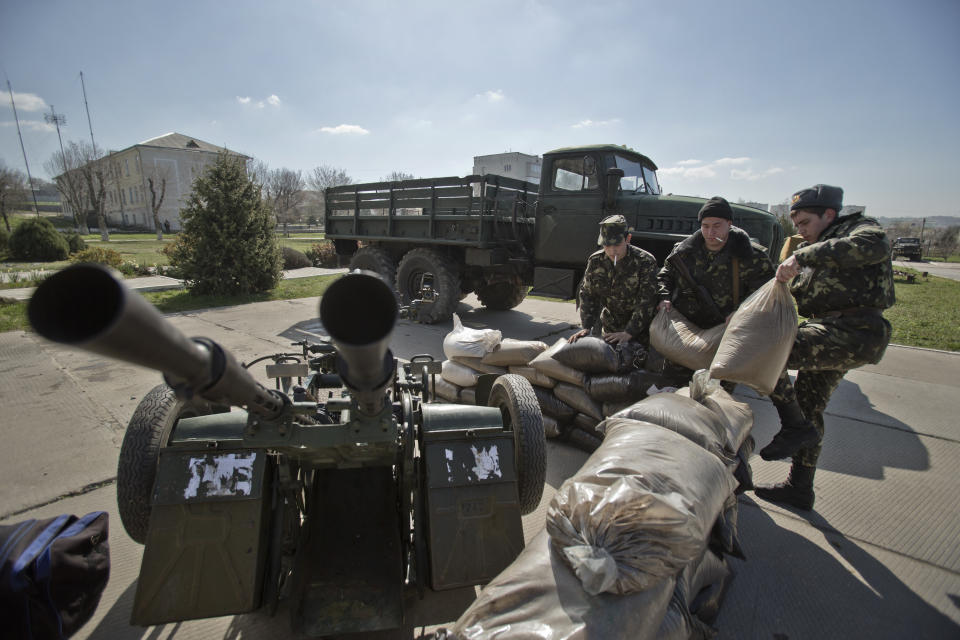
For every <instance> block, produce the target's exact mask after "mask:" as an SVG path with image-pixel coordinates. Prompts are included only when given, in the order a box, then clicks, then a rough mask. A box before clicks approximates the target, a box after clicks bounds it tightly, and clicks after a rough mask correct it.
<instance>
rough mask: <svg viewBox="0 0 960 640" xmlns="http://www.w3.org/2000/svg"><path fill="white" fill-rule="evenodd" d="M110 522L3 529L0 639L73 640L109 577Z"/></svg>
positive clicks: (100, 518)
mask: <svg viewBox="0 0 960 640" xmlns="http://www.w3.org/2000/svg"><path fill="white" fill-rule="evenodd" d="M108 518H109V516H108V515H107V513H106V512H105V511H94V512H91V513H88V514H87V515H85V516H83V517H82V518H77V517H76V516H73V515H67V514H64V515H61V516H57V517H55V518H47V519H44V520H25V521H23V522H18V523H16V524H12V525H2V526H0V620H2V621H3V624H2V626H0V638H3V639H4V640H6V639H7V638H10V639H13V638H17V639H34V640H38V639H47V638H69V637H70V636H71V635H73V634H74V633H75V632H76V631H77V630H78V629H80V627H82V626H83V625H84V623H86V622H87V620H89V619H90V616H92V615H93V612H94V610H96V608H97V604H98V603H99V602H100V596H101V594H102V593H103V590H104V588H105V587H106V586H107V580H108V578H109V576H110V547H109V544H108V542H107V537H108V534H109V526H108V524H109V523H108Z"/></svg>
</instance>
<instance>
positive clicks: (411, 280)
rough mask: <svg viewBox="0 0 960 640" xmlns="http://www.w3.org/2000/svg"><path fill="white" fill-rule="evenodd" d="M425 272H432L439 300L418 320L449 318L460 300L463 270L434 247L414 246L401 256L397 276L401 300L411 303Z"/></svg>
mask: <svg viewBox="0 0 960 640" xmlns="http://www.w3.org/2000/svg"><path fill="white" fill-rule="evenodd" d="M425 273H432V274H433V288H434V290H435V291H436V292H437V300H436V302H434V303H433V304H432V305H430V312H429V313H421V315H420V317H419V318H418V320H420V321H421V322H424V323H426V324H433V323H435V322H444V321H446V320H449V319H450V316H451V315H453V312H454V310H456V308H457V304H459V302H460V272H459V269H458V268H457V265H456V263H455V262H454V261H453V260H451V259H450V258H448V257H447V256H445V255H443V254H442V253H440V252H438V251H434V250H433V249H411V250H410V251H408V252H407V253H406V254H405V255H404V256H403V258H402V259H401V260H400V265H399V266H398V267H397V280H396V283H397V292H398V293H399V294H400V304H403V305H408V304H410V303H411V302H412V301H413V300H415V299H416V298H417V296H418V295H419V294H420V285H419V282H420V277H421V276H422V275H423V274H425Z"/></svg>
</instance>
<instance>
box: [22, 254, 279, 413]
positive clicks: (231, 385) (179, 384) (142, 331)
mask: <svg viewBox="0 0 960 640" xmlns="http://www.w3.org/2000/svg"><path fill="white" fill-rule="evenodd" d="M27 317H28V319H29V320H30V324H31V325H32V326H33V328H34V329H35V330H36V332H37V333H38V334H40V335H41V336H43V337H44V338H47V339H48V340H51V341H53V342H58V343H61V344H66V345H70V346H74V347H79V348H81V349H85V350H87V351H92V352H94V353H98V354H100V355H104V356H107V357H110V358H115V359H118V360H123V361H125V362H130V363H133V364H137V365H140V366H144V367H148V368H150V369H155V370H157V371H161V372H163V374H164V375H165V376H166V378H167V381H168V382H169V383H170V384H171V386H174V387H175V388H184V389H187V390H188V391H187V393H188V394H189V393H198V394H200V395H202V396H203V397H205V398H207V399H209V400H213V401H215V402H225V403H228V404H233V405H237V406H246V407H247V408H248V409H249V410H250V411H253V412H256V413H259V414H261V415H276V414H278V413H279V411H280V409H281V406H282V399H279V398H278V397H276V396H275V395H274V394H272V393H270V392H269V391H268V390H267V389H265V388H264V387H263V386H262V385H260V384H258V383H257V382H256V381H255V380H254V379H253V377H252V376H251V375H250V374H249V373H248V372H247V371H246V369H244V368H243V367H241V366H240V365H239V364H237V362H236V360H235V359H234V358H233V356H231V355H230V354H229V352H227V351H225V350H223V349H222V348H220V347H219V345H217V344H216V343H214V342H212V341H210V340H204V339H193V340H191V339H190V338H187V337H186V336H184V335H183V334H182V333H180V331H179V330H177V328H176V327H174V326H173V325H172V324H170V323H169V322H167V321H166V320H165V319H164V318H163V316H162V315H160V312H159V311H157V310H156V309H155V308H154V307H153V305H151V304H150V303H149V302H147V301H146V300H144V299H143V298H142V297H141V296H138V295H134V294H133V293H132V292H131V291H130V290H129V289H128V288H127V287H126V286H125V285H124V284H123V282H122V281H120V280H118V279H117V278H116V277H115V276H114V275H113V274H112V273H111V272H110V271H108V270H107V269H106V268H104V267H102V266H100V265H96V264H79V265H73V266H70V267H67V268H66V269H63V270H62V271H59V272H58V273H56V274H54V275H52V276H50V277H49V278H47V279H46V280H45V281H44V282H43V283H42V284H41V285H40V286H39V287H37V290H36V291H35V292H34V294H33V296H32V297H31V298H30V303H29V304H28V306H27Z"/></svg>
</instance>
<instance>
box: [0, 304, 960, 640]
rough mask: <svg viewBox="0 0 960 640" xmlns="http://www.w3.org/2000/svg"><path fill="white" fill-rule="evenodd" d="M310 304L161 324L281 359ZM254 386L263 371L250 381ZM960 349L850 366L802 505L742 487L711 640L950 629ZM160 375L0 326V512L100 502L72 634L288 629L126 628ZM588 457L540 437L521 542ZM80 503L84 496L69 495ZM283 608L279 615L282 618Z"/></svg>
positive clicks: (549, 331)
mask: <svg viewBox="0 0 960 640" xmlns="http://www.w3.org/2000/svg"><path fill="white" fill-rule="evenodd" d="M316 311H317V299H316V298H308V299H301V300H290V301H280V302H265V303H256V304H251V305H244V306H241V307H230V308H221V309H213V310H209V311H202V312H188V313H180V314H173V315H171V316H170V317H169V318H170V320H171V322H172V323H173V324H174V325H175V326H177V327H178V328H179V329H180V330H181V331H183V332H184V333H187V334H188V335H204V336H208V337H210V338H212V339H214V340H216V341H218V342H220V343H221V344H223V345H224V346H225V347H227V348H228V349H230V350H232V351H234V353H235V354H236V355H237V357H238V358H239V359H241V360H250V359H252V358H253V357H254V356H256V355H262V354H264V353H268V352H270V351H272V350H277V349H284V348H285V347H286V346H287V345H288V344H289V342H290V340H291V338H299V337H301V336H303V335H309V334H311V333H317V332H322V328H321V327H320V326H319V325H318V324H317V323H316V321H315V319H314V318H315V315H316ZM459 311H460V315H461V317H462V319H463V321H464V322H465V323H466V324H467V325H468V326H473V327H484V326H491V327H495V328H498V329H500V330H501V331H503V335H504V336H505V337H512V338H518V339H530V338H541V339H545V340H548V341H552V339H555V337H556V336H559V335H568V334H569V333H570V332H571V326H572V324H573V323H574V322H576V316H575V313H574V310H573V307H572V305H569V304H563V303H554V302H545V301H539V300H528V301H526V302H524V303H523V304H522V305H520V307H518V308H517V309H516V310H514V311H512V312H489V311H486V310H483V309H479V308H477V307H476V300H475V299H474V298H473V297H468V298H467V299H466V300H465V301H464V302H463V303H462V304H461V305H460V309H459ZM449 330H450V323H446V324H442V325H432V326H423V325H416V324H410V323H407V322H400V323H399V324H398V326H397V328H396V330H395V332H394V336H393V341H392V344H393V350H394V352H395V355H397V356H398V357H401V358H409V357H410V356H412V355H414V354H417V353H424V352H427V353H434V354H436V355H438V356H439V355H440V354H441V344H442V340H443V336H444V335H445V334H446V333H447V332H448V331H449ZM254 373H255V375H258V376H262V375H263V370H262V369H261V370H259V371H255V372H254ZM958 373H960V354H948V353H942V352H934V351H927V350H922V349H912V348H906V347H891V348H890V349H889V350H888V352H887V355H886V356H885V358H884V360H883V362H881V363H880V364H879V365H876V366H870V367H864V368H862V369H859V370H857V371H854V372H852V373H850V374H849V375H848V376H847V378H846V379H845V380H844V381H843V382H842V383H841V386H840V388H839V389H838V391H837V393H836V395H835V397H834V399H833V401H832V402H831V404H830V406H829V408H828V413H827V436H826V443H825V448H824V454H823V459H822V465H821V469H820V470H819V471H818V474H817V478H816V490H817V505H816V511H814V512H812V513H809V514H807V513H798V512H793V511H790V510H786V509H782V508H779V507H776V506H774V505H771V504H769V503H766V502H764V501H762V500H759V499H756V498H754V497H753V495H752V494H750V493H748V494H746V495H745V496H742V497H741V498H740V507H741V509H740V537H741V541H742V544H743V547H744V550H745V552H746V555H747V558H748V560H747V561H746V562H741V561H734V562H733V563H732V566H733V568H734V570H735V571H736V578H735V580H734V581H733V583H732V586H731V588H730V591H729V593H728V595H727V598H726V601H725V603H724V605H723V608H722V610H721V614H720V616H719V618H718V620H717V622H716V626H717V628H718V629H719V631H720V637H721V638H731V639H734V638H736V639H740V638H764V639H769V638H793V639H798V638H878V639H888V638H889V639H893V638H906V637H909V638H957V637H960V626H958V623H960V545H958V544H957V541H958V540H960V476H958V474H957V473H956V468H957V465H958V463H960V427H958V426H957V420H956V417H955V406H956V403H955V402H954V401H953V398H955V397H956V395H957V394H958V393H960V376H958V375H957V374H958ZM159 381H160V379H159V376H158V375H157V374H156V373H153V372H149V371H146V370H143V369H141V368H138V367H134V366H130V365H124V364H118V363H113V362H108V361H106V360H104V359H102V358H100V357H97V356H92V355H88V354H85V353H82V352H79V351H74V350H70V349H66V348H61V347H58V346H55V345H52V344H49V343H44V342H41V341H40V340H39V339H38V338H37V337H35V336H34V335H32V334H28V333H22V332H9V333H4V334H0V400H2V403H3V407H4V411H3V418H2V425H0V430H2V433H3V437H4V447H2V448H0V486H3V487H4V490H3V493H2V495H0V519H3V520H4V521H10V520H19V519H23V518H26V517H33V516H44V515H53V514H57V513H64V512H73V513H86V512H88V511H91V510H94V509H105V510H108V511H109V512H110V513H111V521H112V524H113V527H112V531H111V553H112V559H113V570H112V574H111V579H110V584H109V585H108V587H107V590H106V592H105V594H104V598H103V600H102V602H101V604H100V606H99V608H98V610H97V613H96V616H95V618H94V619H93V620H92V621H91V622H90V623H88V624H87V625H86V626H85V627H84V628H83V629H82V630H81V631H80V633H78V634H77V636H76V637H77V638H111V639H113V638H120V639H121V640H124V639H133V638H150V639H151V640H157V639H161V638H177V639H180V640H184V639H191V638H204V639H205V638H231V639H233V638H265V637H271V638H274V637H291V636H290V635H289V633H288V632H287V630H286V629H287V626H286V625H287V619H286V616H285V615H278V617H276V618H268V617H266V616H265V615H263V614H259V613H258V614H250V615H243V616H236V617H228V618H219V619H213V620H203V621H193V622H186V623H182V624H177V625H173V624H170V625H164V626H162V627H156V628H152V629H141V628H135V627H129V626H128V620H129V614H130V610H131V606H132V599H133V594H134V590H135V578H136V574H137V570H138V566H139V561H140V554H141V547H139V546H138V545H136V544H134V543H133V542H132V541H130V539H129V538H127V536H126V535H125V533H124V532H123V530H122V527H121V525H120V520H119V517H118V515H117V513H116V507H115V486H114V485H113V480H112V479H113V477H114V476H115V467H116V459H117V451H118V447H119V444H120V441H121V439H122V435H123V430H124V427H125V424H126V421H127V420H128V418H129V416H130V415H131V413H132V412H133V410H134V408H135V407H136V405H137V403H138V402H139V400H140V399H141V398H142V397H143V396H144V394H145V393H146V392H147V391H148V390H149V389H150V388H151V387H152V386H154V385H155V384H157V383H158V382H159ZM738 395H739V396H740V397H741V398H742V399H744V400H745V401H747V402H749V404H750V405H751V407H752V408H753V410H754V413H755V416H756V424H755V428H754V435H755V437H756V438H757V441H758V442H759V443H760V444H761V445H763V444H765V443H766V442H767V441H769V439H770V438H771V437H772V435H773V432H774V430H775V427H774V423H775V418H774V416H775V413H774V411H773V408H772V406H771V405H770V403H769V402H767V401H766V400H765V399H761V398H758V397H756V396H755V395H754V394H752V393H751V392H749V391H744V390H743V388H742V387H741V388H740V389H739V390H738ZM585 458H586V455H585V454H583V453H582V452H580V451H577V450H574V449H571V448H569V447H567V446H565V445H563V444H559V443H555V442H549V443H548V459H549V462H548V464H549V467H548V469H549V470H548V478H547V484H546V486H545V491H544V498H543V501H542V502H541V505H540V508H539V509H538V510H537V511H536V512H534V513H533V514H531V515H529V516H526V517H525V518H524V531H525V535H526V536H527V538H528V539H529V538H530V537H531V536H532V535H533V534H534V533H536V532H537V531H538V530H540V529H541V528H542V526H543V518H544V513H545V509H546V506H547V504H548V503H549V501H550V499H551V498H552V496H553V495H554V493H555V492H556V489H557V488H558V487H559V486H560V483H562V481H563V480H564V479H565V478H567V477H569V476H570V475H571V474H572V473H573V472H574V471H575V470H576V469H578V468H579V466H580V465H581V464H582V463H583V461H584V460H585ZM752 463H753V467H754V472H755V475H756V478H757V480H758V481H759V482H768V481H778V480H781V479H783V477H784V475H785V474H786V469H787V464H786V463H785V462H764V461H762V460H760V459H759V458H758V457H754V458H753V460H752ZM72 494H78V495H72ZM471 597H472V593H464V592H454V593H452V594H446V595H445V597H443V598H441V599H439V600H433V601H430V602H429V606H427V607H422V608H421V609H419V610H418V611H417V612H415V615H420V614H421V613H424V612H426V613H430V614H432V618H431V619H430V620H423V621H424V622H427V621H432V622H443V621H450V620H454V619H456V617H457V616H458V615H459V611H461V610H462V609H463V608H464V607H465V606H466V604H467V602H468V601H469V600H470V598H471ZM281 613H282V612H281Z"/></svg>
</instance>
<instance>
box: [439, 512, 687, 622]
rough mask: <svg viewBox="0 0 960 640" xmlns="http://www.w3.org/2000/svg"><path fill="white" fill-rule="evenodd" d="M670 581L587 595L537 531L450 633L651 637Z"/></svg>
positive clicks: (672, 583) (667, 597) (665, 603)
mask: <svg viewBox="0 0 960 640" xmlns="http://www.w3.org/2000/svg"><path fill="white" fill-rule="evenodd" d="M675 584H676V580H675V578H674V577H673V576H669V577H666V578H663V579H661V580H659V581H656V582H654V583H652V584H651V585H650V587H649V588H648V589H646V590H644V591H641V592H639V593H631V594H629V595H625V596H618V597H615V596H611V595H609V594H600V595H595V596H592V595H590V594H588V593H587V592H585V591H584V590H583V588H582V587H581V585H580V581H579V580H578V579H577V577H576V576H575V575H574V574H573V572H572V571H571V570H570V568H569V567H568V566H567V565H566V564H565V563H564V561H563V560H562V559H561V558H560V555H559V554H558V553H557V552H556V551H555V550H553V549H552V548H551V545H550V539H549V537H548V536H547V534H546V532H544V531H541V532H540V533H539V534H538V535H537V536H536V537H534V539H533V540H531V541H530V543H529V544H527V546H526V548H524V550H523V551H521V552H520V555H519V556H518V557H517V559H516V560H514V561H513V563H512V564H511V565H510V566H509V567H507V568H506V569H504V570H503V571H502V572H501V573H500V575H498V576H497V577H496V578H494V579H493V580H491V581H490V583H489V584H487V586H485V587H484V588H483V591H481V592H480V595H479V596H477V599H476V600H475V601H474V602H473V604H471V605H470V606H469V607H468V608H467V610H466V611H464V612H463V615H461V616H460V619H459V620H457V621H456V623H454V625H453V627H452V628H451V629H450V632H451V633H452V634H453V636H454V637H455V638H457V639H458V640H507V639H514V638H524V639H536V640H610V639H611V638H630V640H652V639H653V638H656V637H657V636H656V634H657V631H658V630H659V628H660V623H661V621H662V620H663V617H664V615H665V613H666V609H667V606H668V604H669V602H670V597H671V595H672V594H673V591H674V586H675Z"/></svg>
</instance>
